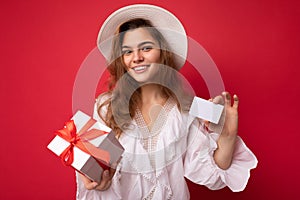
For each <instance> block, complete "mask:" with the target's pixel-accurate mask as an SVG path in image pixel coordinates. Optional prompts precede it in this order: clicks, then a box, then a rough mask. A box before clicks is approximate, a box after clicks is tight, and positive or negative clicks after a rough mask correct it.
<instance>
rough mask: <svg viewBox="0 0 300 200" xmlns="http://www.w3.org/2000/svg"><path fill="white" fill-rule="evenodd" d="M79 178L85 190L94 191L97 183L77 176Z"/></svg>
mask: <svg viewBox="0 0 300 200" xmlns="http://www.w3.org/2000/svg"><path fill="white" fill-rule="evenodd" d="M79 177H80V178H81V180H82V182H83V184H84V186H85V188H86V189H88V190H92V189H95V188H96V187H97V185H98V183H97V182H94V181H91V180H90V179H88V178H87V177H85V176H84V175H82V174H79Z"/></svg>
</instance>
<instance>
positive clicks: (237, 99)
mask: <svg viewBox="0 0 300 200" xmlns="http://www.w3.org/2000/svg"><path fill="white" fill-rule="evenodd" d="M238 106H239V98H238V96H237V95H236V94H235V95H233V105H232V107H234V108H236V109H237V108H238Z"/></svg>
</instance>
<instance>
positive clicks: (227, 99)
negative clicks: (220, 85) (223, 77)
mask: <svg viewBox="0 0 300 200" xmlns="http://www.w3.org/2000/svg"><path fill="white" fill-rule="evenodd" d="M222 95H223V97H224V99H225V106H231V96H230V94H229V93H228V92H222Z"/></svg>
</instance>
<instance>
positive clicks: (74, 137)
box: [56, 119, 110, 169]
mask: <svg viewBox="0 0 300 200" xmlns="http://www.w3.org/2000/svg"><path fill="white" fill-rule="evenodd" d="M95 122H96V121H95V120H93V119H90V120H89V121H88V122H87V123H86V124H85V125H84V126H83V128H82V129H81V130H80V131H79V132H77V129H76V126H75V124H74V121H73V120H70V121H68V122H66V123H65V127H64V128H63V129H61V130H58V131H56V134H57V135H58V136H60V137H61V138H63V139H65V140H67V141H68V142H69V143H70V145H69V146H68V147H67V148H66V149H65V150H64V151H63V152H62V153H61V155H60V157H61V160H62V162H63V164H64V165H66V166H69V165H71V164H72V163H73V161H74V147H75V146H76V147H77V148H79V149H80V150H82V151H84V152H85V153H87V154H90V155H91V156H93V157H95V158H97V159H99V160H98V161H100V162H98V163H99V164H100V165H101V167H102V168H104V169H106V168H107V166H108V165H109V161H110V155H109V152H107V151H105V150H102V149H99V148H97V147H95V146H94V145H92V144H91V143H89V142H88V140H91V139H95V138H97V137H99V136H101V135H103V134H107V132H104V131H101V130H97V129H91V130H89V131H87V130H88V129H89V128H90V127H91V126H92V125H93V124H94V123H95ZM101 162H104V163H105V165H106V166H105V165H103V164H102V163H101Z"/></svg>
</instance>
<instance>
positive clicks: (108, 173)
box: [96, 168, 115, 191]
mask: <svg viewBox="0 0 300 200" xmlns="http://www.w3.org/2000/svg"><path fill="white" fill-rule="evenodd" d="M114 173H115V169H112V168H110V170H105V171H103V173H102V178H101V182H100V184H99V185H98V186H97V187H96V189H97V190H100V191H104V190H107V189H108V188H109V187H110V185H111V179H112V177H113V176H114Z"/></svg>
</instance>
